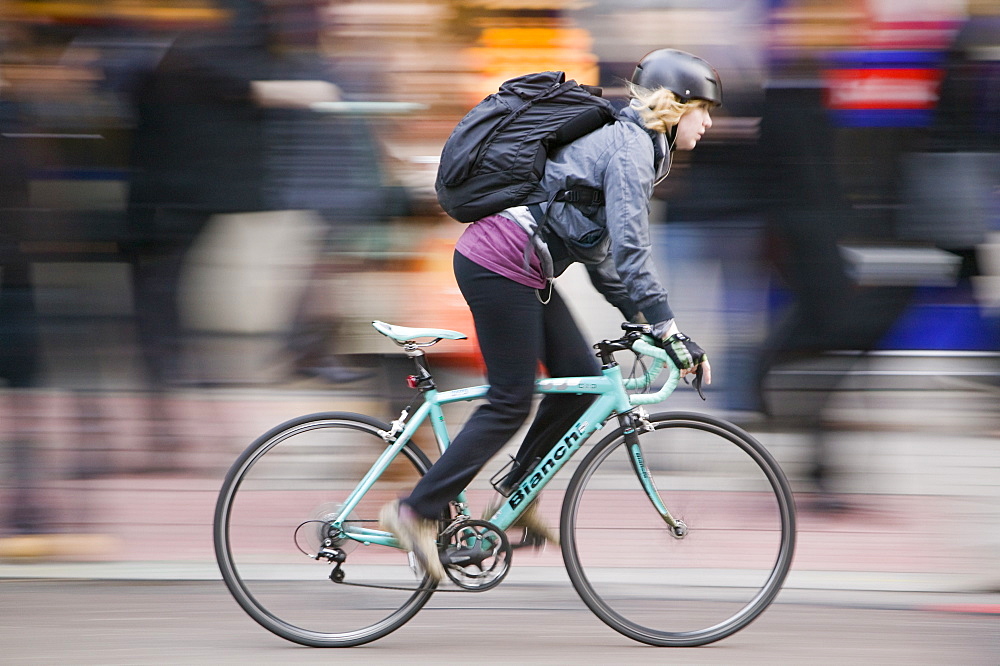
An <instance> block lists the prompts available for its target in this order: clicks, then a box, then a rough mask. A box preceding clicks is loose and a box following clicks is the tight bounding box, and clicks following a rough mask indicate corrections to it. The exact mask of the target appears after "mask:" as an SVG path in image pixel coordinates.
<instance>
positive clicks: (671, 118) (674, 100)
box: [629, 83, 713, 134]
mask: <svg viewBox="0 0 1000 666" xmlns="http://www.w3.org/2000/svg"><path fill="white" fill-rule="evenodd" d="M629 93H630V94H631V97H632V106H633V107H635V108H636V110H637V111H638V112H639V117H640V118H642V124H643V125H645V127H646V129H649V130H652V131H654V132H660V133H661V134H666V133H667V132H668V131H669V130H670V128H671V127H673V126H674V125H676V124H677V123H679V122H680V120H681V116H683V115H684V114H685V113H687V112H688V111H690V110H691V109H693V108H697V107H704V108H711V107H712V106H713V104H712V103H711V102H708V101H706V100H703V99H692V100H689V101H687V102H682V101H681V100H680V98H679V97H677V95H675V94H674V93H673V92H671V91H669V90H667V89H666V88H657V89H656V90H648V89H646V88H643V87H642V86H637V85H635V84H634V83H630V84H629Z"/></svg>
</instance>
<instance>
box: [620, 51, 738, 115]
mask: <svg viewBox="0 0 1000 666" xmlns="http://www.w3.org/2000/svg"><path fill="white" fill-rule="evenodd" d="M632 83H634V84H635V85H637V86H642V87H643V88H646V89H647V90H656V89H657V88H666V89H667V90H669V91H670V92H672V93H674V94H675V95H677V97H679V98H680V100H681V101H682V102H688V101H690V100H692V99H703V100H706V101H709V102H711V103H712V104H715V105H716V106H720V105H721V104H722V81H721V80H720V79H719V73H718V72H717V71H715V69H714V68H713V67H712V66H711V65H709V64H708V63H707V62H705V61H704V60H702V59H701V58H699V57H698V56H696V55H691V54H690V53H687V52H686V51H678V50H677V49H657V50H656V51H653V52H652V53H648V54H646V56H645V57H643V59H642V60H640V61H639V64H638V65H636V66H635V72H633V73H632Z"/></svg>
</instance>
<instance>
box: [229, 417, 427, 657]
mask: <svg viewBox="0 0 1000 666" xmlns="http://www.w3.org/2000/svg"><path fill="white" fill-rule="evenodd" d="M388 429H389V426H388V425H387V424H385V423H382V422H380V421H377V420H375V419H372V418H369V417H366V416H361V415H358V414H347V413H333V412H331V413H324V414H313V415H310V416H303V417H300V418H298V419H294V420H292V421H288V422H286V423H284V424H282V425H280V426H277V427H276V428H274V429H273V430H271V431H270V432H268V433H265V434H264V435H262V436H261V437H260V438H258V439H257V440H256V441H255V442H253V443H252V444H251V445H250V446H249V447H248V448H247V450H246V451H244V452H243V454H242V455H241V456H240V457H239V458H238V459H237V461H236V462H235V463H234V464H233V466H232V468H231V469H230V470H229V474H228V475H227V476H226V480H225V482H224V484H223V486H222V490H221V492H220V493H219V499H218V502H217V504H216V509H215V525H214V537H215V554H216V559H217V560H218V563H219V569H220V570H221V572H222V578H223V579H224V580H225V582H226V585H227V586H228V587H229V590H230V592H232V594H233V596H234V597H235V598H236V601H237V602H239V604H240V606H242V607H243V609H244V610H245V611H246V612H247V613H248V614H249V615H250V616H251V617H252V618H253V619H254V620H256V621H257V622H259V623H260V624H261V625H263V626H264V627H265V628H267V629H268V630H270V631H272V632H274V633H275V634H277V635H279V636H281V637H282V638H286V639H288V640H290V641H294V642H296V643H301V644H303V645H310V646H315V647H348V646H353V645H360V644H362V643H367V642H369V641H372V640H375V639H377V638H380V637H382V636H385V635H386V634H388V633H389V632H391V631H393V630H395V629H397V628H399V627H400V626H402V625H403V624H404V623H405V622H407V621H408V620H409V619H410V618H412V617H413V615H414V614H416V612H417V611H419V610H420V609H421V608H422V607H423V605H424V604H425V603H426V602H427V600H428V599H429V598H430V596H431V594H432V593H433V585H429V584H428V583H427V581H426V578H425V577H424V576H423V575H422V574H420V573H419V572H418V571H417V570H415V569H414V567H413V566H412V562H411V560H410V557H409V555H408V554H407V553H406V552H404V551H402V550H399V549H396V548H391V547H388V546H380V545H376V544H372V543H365V542H361V541H358V540H354V539H350V538H346V537H345V536H344V535H343V533H335V532H334V531H332V530H331V528H330V525H331V521H332V520H333V519H334V518H335V517H336V516H338V515H339V513H340V507H341V505H342V503H343V502H344V500H345V499H346V497H347V495H348V494H349V493H350V492H351V491H352V490H353V489H354V488H355V486H357V485H358V482H359V481H360V480H361V478H362V477H363V476H364V475H365V473H366V472H367V471H368V470H369V468H371V466H372V464H373V463H374V462H375V460H376V458H378V456H379V455H380V454H381V453H382V452H383V451H384V450H385V448H386V446H387V444H386V442H385V441H384V440H383V439H382V437H381V435H380V431H385V430H388ZM429 466H430V464H429V462H428V460H427V457H426V456H425V455H424V454H423V453H422V452H421V451H420V450H419V449H417V448H416V447H414V446H413V445H412V444H411V443H408V444H407V445H406V446H405V447H403V449H402V451H401V454H400V455H397V456H396V458H395V459H394V460H393V461H392V462H391V463H390V464H389V467H388V469H387V470H386V471H385V472H384V473H383V474H382V475H381V476H380V477H379V478H377V479H375V480H374V481H373V485H372V487H371V489H370V490H368V492H367V493H366V494H365V495H364V497H363V498H362V500H361V502H360V503H359V504H358V506H357V508H356V509H354V511H352V512H351V514H350V515H349V517H348V519H347V522H346V523H345V526H347V527H349V528H350V530H352V531H354V532H358V531H361V530H364V529H372V530H377V529H378V513H379V509H380V507H381V506H382V504H384V503H386V502H388V501H390V500H392V499H395V498H396V497H398V496H400V495H403V494H405V493H406V492H407V491H409V490H410V489H412V488H413V486H414V484H415V483H416V482H417V480H418V479H419V478H420V477H421V476H422V475H423V474H424V473H425V472H426V471H427V469H428V467H429ZM322 548H327V549H328V550H329V551H331V552H337V553H341V554H343V555H344V557H345V559H344V561H343V562H342V563H341V564H340V568H339V570H337V571H335V566H336V565H335V562H333V561H331V560H329V559H324V558H319V559H316V558H315V557H311V555H315V554H316V553H317V552H319V550H320V549H322ZM340 574H342V575H340Z"/></svg>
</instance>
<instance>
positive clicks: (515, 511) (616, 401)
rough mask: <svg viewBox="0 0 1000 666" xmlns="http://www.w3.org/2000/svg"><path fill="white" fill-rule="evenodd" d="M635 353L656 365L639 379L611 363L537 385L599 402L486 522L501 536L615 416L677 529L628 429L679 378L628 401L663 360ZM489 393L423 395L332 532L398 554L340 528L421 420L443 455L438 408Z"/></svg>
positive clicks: (370, 532)
mask: <svg viewBox="0 0 1000 666" xmlns="http://www.w3.org/2000/svg"><path fill="white" fill-rule="evenodd" d="M633 349H635V350H636V351H638V352H640V353H642V354H645V355H648V356H652V357H653V358H654V359H656V360H655V361H654V363H653V365H652V366H651V367H650V368H649V369H648V370H647V371H646V373H645V375H644V376H643V377H638V378H629V379H625V378H623V376H622V372H621V367H620V366H619V365H618V364H617V363H614V362H610V363H606V364H605V365H604V367H602V369H601V375H599V376H593V377H559V378H552V379H539V380H537V381H536V383H535V393H536V394H543V395H545V394H593V395H596V396H597V399H596V400H595V401H594V402H593V404H591V406H590V407H589V408H588V409H587V410H586V411H585V412H584V413H583V415H582V416H581V417H580V418H579V419H577V421H576V423H574V424H573V425H572V426H571V427H570V428H569V429H568V430H567V431H566V432H565V433H564V434H563V435H562V436H561V437H560V439H559V441H558V443H557V444H556V445H555V446H553V447H552V449H551V450H550V451H549V453H548V454H547V455H546V457H545V458H544V459H542V460H541V461H540V462H539V463H538V464H537V465H536V466H535V468H534V469H533V470H532V471H531V472H530V473H529V474H528V475H527V476H525V477H524V480H523V481H522V482H521V483H520V484H519V486H518V487H517V488H516V489H514V491H513V492H512V493H511V495H510V496H509V497H507V498H506V501H505V502H503V503H502V504H501V505H500V507H499V508H498V509H497V511H496V513H494V514H493V516H492V517H491V518H489V521H490V522H491V523H493V524H494V525H496V526H497V527H499V528H500V529H503V530H506V529H507V528H509V527H510V526H511V525H512V524H513V523H514V521H516V520H517V518H518V516H520V515H521V513H522V512H523V511H524V510H525V509H526V508H527V506H528V505H529V504H530V503H531V502H530V500H532V499H534V497H536V496H537V495H538V494H539V493H540V492H541V491H542V489H543V488H545V486H546V485H547V484H548V482H549V481H550V480H551V479H552V477H554V476H555V475H556V473H558V472H559V470H560V469H562V467H563V465H565V464H566V462H567V461H569V459H570V458H572V457H573V455H574V454H575V453H576V452H577V451H579V450H580V448H581V447H582V446H583V445H584V443H586V441H587V440H588V439H589V438H590V436H591V435H593V434H594V433H595V432H597V431H598V430H600V429H601V428H603V427H604V425H605V424H606V423H607V421H608V419H609V418H611V417H612V416H613V415H616V414H617V415H618V418H619V420H620V422H621V424H622V425H623V426H626V427H628V426H632V427H631V428H630V429H629V428H627V429H626V432H625V435H626V443H627V444H628V445H629V448H630V459H631V462H632V465H633V468H634V469H635V471H636V474H637V476H638V478H639V481H640V483H641V484H642V487H643V489H644V490H645V491H646V493H647V495H648V496H649V499H650V501H651V502H652V503H653V506H654V507H656V509H657V511H659V513H660V515H661V516H662V517H663V519H664V521H665V522H666V523H667V524H668V525H670V526H671V527H672V528H676V522H675V521H674V519H673V517H672V516H671V515H670V513H669V511H667V509H666V507H665V506H664V504H663V502H662V500H661V499H660V496H659V493H658V492H657V490H656V487H655V486H654V484H653V481H652V478H651V476H650V474H649V473H648V470H646V466H645V463H644V462H643V458H642V453H641V451H640V450H639V442H638V435H637V434H636V432H635V429H634V426H633V424H632V420H633V419H632V417H633V410H634V409H635V407H636V406H638V405H642V404H651V403H655V402H660V401H662V400H663V399H665V398H666V397H667V396H668V395H670V393H672V392H673V390H674V389H675V388H676V386H677V383H678V381H679V379H680V373H679V372H678V370H677V369H676V368H673V367H672V366H671V367H670V376H669V378H668V379H667V381H666V382H665V384H664V385H663V387H662V388H661V389H660V390H659V391H657V392H656V393H652V394H641V395H630V394H629V393H628V392H627V389H635V388H643V387H648V386H650V385H651V384H652V382H653V381H654V379H655V378H656V377H657V376H658V375H659V373H660V371H661V369H662V368H663V367H664V365H665V360H666V359H665V355H664V354H663V352H662V350H660V349H659V348H657V347H655V346H654V345H651V344H648V343H646V342H643V341H642V340H638V341H636V342H635V343H634V346H633ZM488 390H489V386H488V385H482V386H473V387H468V388H460V389H454V390H450V391H438V390H437V389H436V388H427V389H424V390H423V391H422V392H423V403H422V404H421V405H420V406H419V407H418V408H417V410H416V411H415V412H414V413H413V415H412V416H411V417H410V418H409V419H408V420H407V418H406V413H405V412H404V413H403V414H402V415H401V417H400V420H399V421H397V422H395V423H394V424H393V429H392V430H390V431H387V432H384V433H382V436H383V438H384V439H386V441H387V442H389V446H387V447H386V449H385V450H384V451H383V452H382V453H381V455H380V456H379V457H378V459H377V460H376V461H375V463H374V464H373V465H372V467H371V469H369V470H368V472H367V473H366V474H365V476H364V477H363V478H362V479H361V481H360V482H359V483H358V485H357V486H356V487H355V488H354V490H353V491H352V492H351V494H350V495H349V496H348V497H347V499H346V500H345V502H344V503H343V505H342V506H341V508H340V515H339V516H338V518H337V519H336V520H333V521H332V524H331V527H332V528H333V529H335V530H339V531H340V532H341V533H342V534H343V536H345V537H347V538H349V539H352V540H354V541H358V542H361V543H364V544H366V545H368V544H376V545H382V546H390V547H394V548H400V545H399V543H398V542H397V541H396V538H395V537H394V536H393V535H391V534H390V533H388V532H385V531H382V530H375V529H369V528H364V527H358V526H354V525H349V524H348V525H345V524H344V523H345V522H348V521H347V517H348V516H349V515H350V514H351V512H352V511H353V510H354V509H355V507H356V506H357V505H358V503H359V502H360V501H361V498H362V497H364V495H365V494H366V493H367V492H368V491H369V490H370V489H371V487H372V486H373V485H374V484H375V482H376V481H377V480H378V478H379V477H380V476H381V475H382V473H383V472H384V471H385V470H386V468H387V467H388V466H389V464H390V463H391V462H392V460H393V459H394V458H395V457H396V456H397V455H398V454H399V452H400V451H402V449H403V447H404V446H405V445H406V443H407V442H409V441H410V439H411V438H412V437H413V435H414V433H415V432H416V431H417V429H418V428H419V427H420V426H421V425H422V424H423V423H424V421H425V420H427V419H428V418H430V423H431V428H432V430H433V432H434V436H435V439H436V440H437V443H438V447H439V449H440V451H441V453H444V451H445V450H446V449H447V448H448V446H449V445H450V443H451V438H450V436H449V434H448V430H447V427H446V424H445V417H444V411H443V410H442V407H443V406H444V405H449V404H452V403H456V402H468V401H472V400H482V399H485V398H486V393H487V391H488ZM402 422H405V425H404V426H403V427H402V430H401V431H400V432H399V433H398V434H395V435H394V431H395V429H396V428H397V427H399V425H400V424H401V423H402ZM456 500H457V502H458V503H459V507H460V512H461V513H463V514H464V515H468V509H467V508H466V499H465V493H464V492H463V493H461V494H460V495H459V496H458V497H457V498H456Z"/></svg>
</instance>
